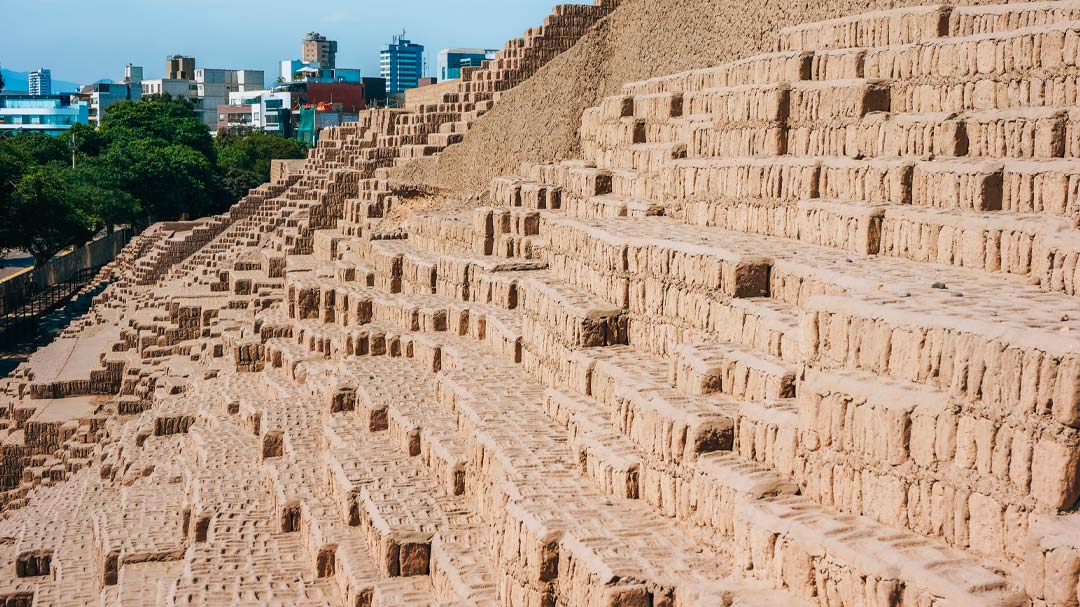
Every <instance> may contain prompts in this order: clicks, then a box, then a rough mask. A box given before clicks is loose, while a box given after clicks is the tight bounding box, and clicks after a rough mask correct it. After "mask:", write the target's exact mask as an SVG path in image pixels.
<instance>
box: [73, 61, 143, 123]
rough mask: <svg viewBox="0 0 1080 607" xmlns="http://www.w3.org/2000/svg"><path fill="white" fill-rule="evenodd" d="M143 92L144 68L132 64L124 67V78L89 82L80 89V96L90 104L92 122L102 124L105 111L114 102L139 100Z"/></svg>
mask: <svg viewBox="0 0 1080 607" xmlns="http://www.w3.org/2000/svg"><path fill="white" fill-rule="evenodd" d="M142 94H143V68H141V67H139V66H136V65H131V64H130V63H129V64H127V66H125V67H124V79H123V80H117V81H115V82H96V83H94V84H88V85H86V86H84V87H82V89H81V90H80V91H79V97H80V98H82V99H83V100H85V101H86V102H87V103H88V104H89V106H90V124H93V125H98V124H101V120H102V119H103V118H104V117H105V112H106V110H108V108H109V107H110V106H112V105H113V104H116V103H119V102H121V101H139V100H141V99H142Z"/></svg>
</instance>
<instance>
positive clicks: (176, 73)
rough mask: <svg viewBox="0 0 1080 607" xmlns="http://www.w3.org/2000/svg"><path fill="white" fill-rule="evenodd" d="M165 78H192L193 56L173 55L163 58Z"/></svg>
mask: <svg viewBox="0 0 1080 607" xmlns="http://www.w3.org/2000/svg"><path fill="white" fill-rule="evenodd" d="M165 74H166V76H165V78H166V79H168V80H194V79H195V58H194V57H185V56H183V55H173V56H172V57H169V58H168V59H166V60H165Z"/></svg>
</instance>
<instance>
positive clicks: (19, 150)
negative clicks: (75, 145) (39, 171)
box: [0, 133, 71, 166]
mask: <svg viewBox="0 0 1080 607" xmlns="http://www.w3.org/2000/svg"><path fill="white" fill-rule="evenodd" d="M0 149H2V150H3V151H5V152H7V153H9V154H12V155H14V156H15V157H16V158H18V159H19V161H20V162H22V163H23V164H24V165H26V166H31V165H39V164H47V163H49V162H63V163H68V162H71V147H70V146H69V144H68V143H67V141H65V140H64V139H62V138H60V137H51V136H49V135H46V134H44V133H18V134H15V135H11V136H8V137H4V138H3V139H0Z"/></svg>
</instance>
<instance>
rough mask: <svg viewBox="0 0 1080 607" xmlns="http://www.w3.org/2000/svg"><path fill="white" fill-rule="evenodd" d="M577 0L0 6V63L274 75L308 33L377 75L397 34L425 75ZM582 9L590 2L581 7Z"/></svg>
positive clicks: (3, 0) (223, 0)
mask: <svg viewBox="0 0 1080 607" xmlns="http://www.w3.org/2000/svg"><path fill="white" fill-rule="evenodd" d="M568 1H569V2H572V3H579V4H580V3H585V2H581V1H580V0H561V2H560V0H389V1H386V0H256V1H254V2H251V1H242V2H235V1H232V0H95V1H93V2H89V3H87V2H86V1H85V0H0V7H4V6H6V10H3V11H0V12H2V13H3V14H4V22H3V23H0V65H2V66H3V67H4V68H5V69H9V70H16V71H30V70H32V69H36V68H38V67H48V68H52V71H53V78H54V79H56V80H70V81H75V82H79V83H87V82H92V81H95V80H98V79H100V78H109V79H118V78H121V77H123V70H124V65H126V64H127V63H129V62H130V63H134V64H136V65H142V66H143V68H144V69H145V73H146V76H145V77H146V78H156V77H161V76H163V75H164V74H163V72H164V70H165V57H166V56H167V55H172V54H177V53H179V54H184V55H194V56H195V59H196V66H197V67H219V68H247V69H262V70H264V71H266V79H267V82H272V81H273V80H274V78H275V77H276V76H277V64H278V61H280V60H282V59H298V58H299V57H300V40H301V38H302V37H303V35H304V34H305V33H307V32H309V31H317V32H319V33H321V34H323V35H324V36H326V37H328V38H330V39H331V40H337V41H338V59H337V65H338V67H358V68H360V69H362V70H363V72H364V75H367V76H371V75H378V69H379V50H380V48H382V46H384V45H385V44H387V43H388V42H389V41H390V38H391V36H393V35H394V34H396V33H400V32H401V30H402V29H403V28H404V29H405V30H406V32H407V34H406V35H407V37H408V38H410V39H411V40H413V41H415V42H418V43H420V44H423V45H424V46H425V47H426V51H427V53H428V55H429V57H428V66H429V67H428V71H429V72H430V73H432V74H434V72H435V57H436V53H438V51H439V49H442V48H446V47H452V46H463V47H482V48H484V47H487V48H501V47H502V45H503V42H505V41H506V40H507V39H509V38H514V37H517V36H520V35H521V34H522V33H523V32H524V31H525V29H526V28H527V27H530V26H533V25H539V24H540V23H541V22H542V20H543V18H544V16H546V15H547V14H549V13H550V12H551V8H552V7H553V6H554V5H555V4H556V3H563V4H565V3H567V2H568ZM589 3H591V2H589Z"/></svg>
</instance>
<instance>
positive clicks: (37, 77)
mask: <svg viewBox="0 0 1080 607" xmlns="http://www.w3.org/2000/svg"><path fill="white" fill-rule="evenodd" d="M30 94H31V95H52V70H50V69H47V68H44V67H43V68H41V69H39V70H34V71H32V72H30Z"/></svg>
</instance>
